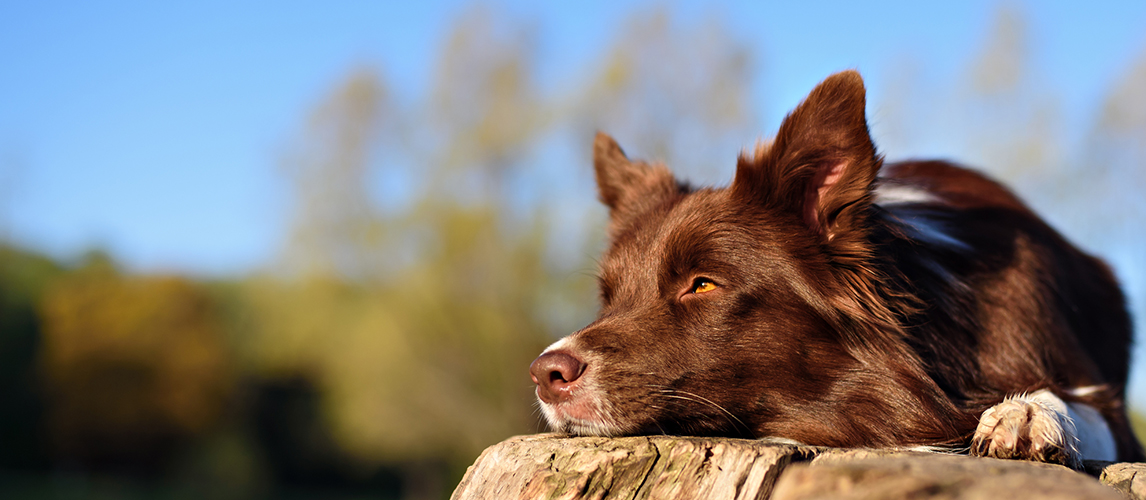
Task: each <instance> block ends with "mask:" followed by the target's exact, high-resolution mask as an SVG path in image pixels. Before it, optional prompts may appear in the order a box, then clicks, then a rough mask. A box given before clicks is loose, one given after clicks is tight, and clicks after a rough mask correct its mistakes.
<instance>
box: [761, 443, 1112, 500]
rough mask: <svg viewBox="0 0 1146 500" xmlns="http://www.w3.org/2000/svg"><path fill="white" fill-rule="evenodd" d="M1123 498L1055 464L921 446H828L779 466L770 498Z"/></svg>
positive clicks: (1088, 477)
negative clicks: (811, 456)
mask: <svg viewBox="0 0 1146 500" xmlns="http://www.w3.org/2000/svg"><path fill="white" fill-rule="evenodd" d="M813 498H816V499H822V498H832V499H840V500H843V499H854V500H860V499H877V498H935V499H940V498H941V499H978V498H981V499H994V498H1039V499H1048V500H1051V499H1063V500H1067V499H1081V498H1085V499H1094V500H1103V499H1109V500H1125V499H1124V498H1123V496H1122V495H1120V494H1119V493H1118V491H1116V490H1114V489H1112V488H1110V487H1107V486H1103V485H1102V484H1101V483H1099V482H1098V481H1096V480H1095V479H1094V478H1093V477H1090V476H1088V475H1085V474H1082V473H1079V472H1075V471H1073V470H1070V469H1067V468H1066V467H1062V466H1059V465H1050V464H1041V463H1033V462H1021V461H1015V460H998V459H993V458H974V457H968V456H961V455H940V454H930V453H920V452H885V451H869V450H849V451H845V450H827V451H824V452H821V454H819V455H817V456H816V457H815V459H813V460H812V461H811V462H807V463H802V464H796V465H793V466H792V467H789V468H788V469H787V470H786V471H784V473H783V475H782V476H781V477H780V480H779V481H778V482H777V484H776V488H775V491H774V492H773V495H772V500H801V499H813Z"/></svg>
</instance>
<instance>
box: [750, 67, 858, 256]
mask: <svg viewBox="0 0 1146 500" xmlns="http://www.w3.org/2000/svg"><path fill="white" fill-rule="evenodd" d="M864 106H865V98H864V86H863V78H861V77H860V75H859V73H857V72H855V71H844V72H842V73H836V74H834V75H832V76H830V77H828V78H827V79H826V80H824V81H823V82H822V83H820V84H819V85H817V86H816V88H815V89H813V90H812V92H811V93H810V94H808V97H807V98H806V99H804V102H803V103H801V104H800V105H799V106H798V107H796V109H795V110H794V111H792V113H791V114H789V115H788V117H787V118H785V119H784V122H783V123H782V124H781V125H780V130H779V132H778V133H777V134H776V139H775V140H774V141H773V143H772V145H771V147H769V148H767V149H761V150H758V152H757V154H756V156H755V157H754V158H748V157H745V156H741V158H740V162H739V164H738V166H737V169H736V177H735V179H734V180H733V183H732V189H733V192H734V193H736V194H738V195H740V196H747V197H750V198H752V199H754V200H757V202H761V203H765V204H767V205H769V206H774V207H777V208H786V209H791V210H793V211H795V212H796V213H798V214H799V215H800V216H801V217H802V218H803V220H804V222H805V223H806V224H807V225H808V227H810V228H811V229H812V230H813V231H815V232H817V233H819V234H821V235H823V236H824V238H826V240H827V241H828V242H831V241H833V240H835V239H836V238H838V237H840V236H841V235H843V234H845V233H847V232H849V231H853V230H862V225H863V222H864V221H863V218H864V216H865V214H866V212H867V208H868V207H869V206H870V205H871V200H872V194H871V190H872V183H873V182H874V181H875V177H876V173H877V172H878V171H879V167H880V164H881V160H880V158H878V157H877V156H876V152H875V146H874V145H873V144H872V141H871V136H870V135H869V134H868V129H867V120H866V119H865V118H864Z"/></svg>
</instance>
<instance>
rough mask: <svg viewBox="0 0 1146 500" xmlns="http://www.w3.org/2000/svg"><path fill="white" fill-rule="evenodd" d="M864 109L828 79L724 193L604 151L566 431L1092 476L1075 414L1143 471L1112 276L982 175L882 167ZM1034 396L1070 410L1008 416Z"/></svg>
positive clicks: (555, 409) (934, 166) (537, 367)
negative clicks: (1023, 461)
mask: <svg viewBox="0 0 1146 500" xmlns="http://www.w3.org/2000/svg"><path fill="white" fill-rule="evenodd" d="M864 101H865V97H864V87H863V81H862V79H861V78H860V76H859V74H858V73H856V72H851V71H849V72H844V73H839V74H836V75H833V76H831V77H829V78H828V79H827V80H825V81H824V82H823V83H821V84H820V85H819V86H817V87H816V88H815V89H814V90H813V91H812V92H811V94H810V95H809V96H808V97H807V98H806V99H805V101H804V102H803V103H802V104H801V105H800V106H799V107H797V108H796V109H795V110H794V111H793V112H792V113H791V114H789V115H788V117H787V118H786V119H785V120H784V122H783V124H782V125H781V126H780V130H779V132H778V133H777V135H776V137H775V139H774V141H772V142H771V144H769V145H764V146H760V147H758V148H757V149H756V151H755V152H753V153H750V154H749V153H746V154H744V155H742V156H741V158H740V160H739V163H738V165H737V168H736V173H735V177H734V179H733V181H732V184H731V186H729V187H727V188H722V189H711V188H694V187H691V186H689V185H688V184H685V183H683V182H681V181H678V180H676V179H675V178H674V177H673V176H672V174H671V173H670V172H669V171H668V170H667V169H666V168H664V167H663V166H660V165H651V164H646V163H644V162H640V161H632V160H629V159H628V158H626V157H625V155H624V153H623V152H622V151H621V149H620V147H618V146H617V144H616V143H615V142H614V141H613V140H612V139H611V138H610V137H608V136H606V135H604V134H598V136H597V139H596V143H595V145H594V156H595V160H594V161H595V168H596V174H597V182H598V186H599V190H600V198H601V201H602V202H604V204H605V205H606V206H608V208H609V209H610V223H609V236H610V239H611V245H610V247H609V249H608V250H607V252H606V253H605V256H604V259H603V260H602V262H601V269H600V300H601V309H600V313H599V316H598V318H597V320H596V321H594V322H593V323H592V324H590V325H588V326H587V327H585V328H584V329H582V330H580V331H578V332H576V333H574V334H572V335H570V336H569V337H567V338H565V339H563V340H561V341H559V342H558V343H556V344H554V345H553V346H552V347H550V348H549V349H547V350H546V352H545V353H544V354H543V355H542V356H541V357H539V358H538V359H537V360H536V361H535V362H534V363H533V365H532V366H531V373H532V375H533V378H534V381H535V382H536V383H537V384H538V389H537V392H538V396H539V398H540V399H541V406H542V410H543V411H544V413H545V415H546V417H547V418H548V420H549V422H550V423H551V425H552V426H553V427H554V428H555V429H557V430H560V431H566V432H570V433H574V434H599V435H620V434H638V433H670V434H689V435H727V436H743V437H764V436H772V437H780V438H786V439H790V440H795V441H799V442H802V443H807V444H813V445H826V446H843V447H860V446H864V447H907V446H938V447H946V448H950V449H964V450H969V451H970V452H971V453H974V454H979V455H991V456H999V457H1018V458H1029V459H1035V460H1043V461H1051V462H1060V463H1067V464H1069V465H1073V466H1076V467H1077V466H1078V463H1079V462H1078V459H1079V455H1078V453H1077V452H1076V451H1074V450H1075V448H1074V447H1075V442H1076V441H1075V438H1074V437H1073V434H1074V432H1075V431H1074V428H1073V426H1071V427H1070V428H1067V427H1068V426H1067V425H1066V423H1068V422H1071V421H1072V420H1071V419H1070V418H1069V415H1068V413H1067V411H1066V409H1065V405H1063V404H1061V403H1064V402H1065V403H1068V404H1070V405H1071V408H1084V409H1085V410H1089V411H1090V412H1091V413H1090V414H1091V415H1095V414H1100V415H1101V417H1102V418H1097V417H1096V418H1097V420H1098V423H1099V424H1102V423H1105V424H1106V425H1107V426H1108V428H1109V431H1108V433H1107V434H1106V436H1107V437H1106V439H1107V441H1109V440H1110V438H1111V437H1112V438H1113V442H1114V446H1116V448H1117V458H1118V459H1119V460H1138V459H1141V458H1142V456H1143V455H1142V449H1141V448H1140V446H1139V444H1138V442H1137V440H1136V439H1135V438H1134V435H1133V434H1132V432H1131V430H1130V427H1129V422H1128V418H1127V415H1126V412H1125V408H1124V406H1123V395H1124V387H1125V383H1126V378H1127V371H1128V365H1129V345H1130V341H1131V327H1130V319H1129V316H1128V314H1127V312H1126V309H1125V305H1124V298H1123V296H1122V293H1121V291H1120V290H1119V288H1118V285H1117V284H1116V282H1115V279H1114V277H1113V275H1112V273H1111V271H1110V270H1109V269H1108V268H1107V267H1106V266H1105V265H1104V264H1103V263H1102V262H1101V261H1099V260H1097V259H1095V258H1093V257H1090V256H1088V255H1086V254H1084V253H1082V252H1081V251H1079V250H1078V249H1076V248H1075V247H1073V246H1071V244H1070V243H1068V242H1067V241H1066V240H1065V239H1063V237H1062V236H1060V235H1059V234H1058V233H1057V232H1055V231H1054V230H1053V229H1052V228H1050V227H1049V226H1048V225H1047V224H1046V223H1044V222H1043V221H1042V220H1040V219H1039V218H1038V217H1037V216H1036V215H1035V214H1034V213H1032V212H1031V210H1030V209H1029V208H1027V206H1025V205H1024V204H1023V203H1022V202H1021V201H1020V200H1019V199H1018V198H1016V197H1015V196H1014V195H1013V194H1012V193H1011V192H1010V191H1008V190H1007V189H1006V188H1004V187H1002V186H1001V185H999V184H997V183H995V182H993V181H991V180H989V179H987V178H986V177H984V176H982V175H980V174H978V173H975V172H972V171H970V170H966V169H963V168H960V167H958V166H955V165H952V164H950V163H946V162H940V161H913V162H906V163H896V164H888V165H883V161H882V158H881V156H879V155H878V154H877V153H876V150H875V147H874V145H873V144H872V141H871V138H870V136H869V133H868V128H867V123H866V120H865V118H864V106H865V102H864ZM881 166H882V170H881ZM877 173H878V174H879V176H878V177H877ZM1036 391H1037V392H1036ZM1020 393H1024V394H1026V393H1036V394H1041V395H1043V396H1046V397H1049V398H1050V400H1053V401H1058V403H1053V402H1051V403H1046V399H1045V398H1044V399H1039V398H1038V397H1036V398H1025V399H1024V397H1021V396H1020V397H1012V398H1011V399H1010V400H1008V401H1007V403H1008V404H1009V405H1011V406H1004V405H1001V404H1000V403H1003V402H1004V399H1005V398H1007V397H1008V396H1015V395H1016V394H1020ZM1040 397H1041V396H1040ZM1044 403H1045V404H1044ZM996 405H999V408H998V409H997V411H996V408H992V407H994V406H996ZM1014 405H1019V406H1014ZM1016 408H1017V409H1016ZM989 409H990V410H991V411H989V412H988V410H989ZM1095 410H1097V413H1095ZM984 412H987V414H985V413H984ZM1008 415H1009V416H1008ZM980 417H982V419H981V418H980ZM1058 417H1061V419H1057V418H1058ZM1007 419H1010V420H1009V422H1010V423H1009V424H1007V425H1001V424H998V423H997V422H1003V421H1008V420H1007ZM1016 419H1017V420H1016ZM1056 419H1057V420H1056ZM981 420H982V421H981ZM1072 425H1073V424H1072ZM984 426H986V428H985V429H984ZM1040 426H1042V427H1040ZM1056 426H1057V427H1056ZM977 427H979V428H980V430H979V432H978V433H976V428H977ZM1040 428H1049V429H1050V430H1056V429H1057V430H1058V431H1060V433H1063V434H1064V435H1065V437H1062V436H1060V437H1059V439H1058V440H1057V441H1056V440H1055V438H1054V437H1049V438H1045V439H1043V438H1041V437H1040V434H1039V433H1040V431H1039V429H1040ZM1086 458H1102V457H1086ZM1105 458H1108V459H1112V458H1115V457H1105Z"/></svg>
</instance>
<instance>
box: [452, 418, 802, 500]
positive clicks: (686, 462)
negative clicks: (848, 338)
mask: <svg viewBox="0 0 1146 500" xmlns="http://www.w3.org/2000/svg"><path fill="white" fill-rule="evenodd" d="M809 453H810V448H804V447H797V446H791V445H768V444H763V443H761V442H760V441H751V440H745V439H705V438H690V437H665V436H636V437H625V438H595V437H579V438H567V437H559V436H555V435H552V434H542V435H537V436H519V437H515V438H510V439H509V440H506V441H504V442H502V443H499V444H496V445H494V446H491V447H489V448H487V449H486V450H485V451H484V452H483V453H482V454H481V456H480V457H478V459H477V462H475V463H474V465H473V466H471V467H470V468H469V470H468V471H466V475H465V477H464V478H463V479H462V482H461V483H460V484H459V485H458V487H457V489H456V490H455V491H454V495H453V497H452V498H453V499H454V500H479V499H481V500H485V499H567V500H573V499H582V498H584V499H609V500H613V499H626V500H628V499H633V500H636V499H646V498H650V499H651V498H655V499H671V498H682V499H684V498H708V499H714V500H719V499H729V500H755V499H764V498H768V494H769V493H770V492H771V488H772V485H773V484H774V483H775V482H776V478H777V477H778V475H779V473H780V471H781V470H783V469H784V467H785V466H787V464H788V463H789V462H791V461H792V460H793V459H806V458H808V457H810V456H811V455H810V454H809Z"/></svg>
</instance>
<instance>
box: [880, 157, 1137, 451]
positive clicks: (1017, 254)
mask: <svg viewBox="0 0 1146 500" xmlns="http://www.w3.org/2000/svg"><path fill="white" fill-rule="evenodd" d="M882 177H883V179H882V181H881V185H880V186H879V187H877V188H876V196H877V197H876V203H877V204H878V206H879V207H880V208H881V209H882V210H881V212H882V213H881V217H880V219H882V221H883V224H885V225H886V227H887V228H888V231H887V233H886V235H885V239H884V242H883V244H884V245H886V246H885V248H886V250H885V251H882V252H879V255H881V256H884V257H885V260H884V262H885V265H886V266H887V269H888V272H889V273H900V274H902V275H903V276H904V279H905V280H906V281H907V283H906V287H907V288H908V289H910V290H911V291H912V292H913V295H914V296H915V297H916V298H918V299H919V300H920V302H921V303H922V304H926V306H924V307H920V308H919V309H918V310H917V311H915V312H914V313H912V314H906V315H905V317H906V318H908V319H907V320H906V321H905V325H906V326H907V327H908V331H909V332H910V333H911V336H910V338H911V339H912V346H913V348H914V350H915V351H916V352H917V353H919V355H920V358H921V359H922V360H923V361H924V362H925V364H926V365H927V366H929V367H930V368H929V370H928V372H929V374H930V375H931V377H932V378H933V379H934V380H935V381H936V382H937V383H938V384H939V385H940V387H942V388H943V390H944V392H945V393H946V394H948V395H949V396H950V397H951V398H952V399H953V400H954V401H956V403H957V404H959V406H961V407H962V408H964V409H966V411H968V412H970V413H973V414H976V415H977V414H979V413H981V412H982V411H984V410H986V409H987V408H988V407H990V406H992V405H994V404H997V403H998V402H999V395H1000V394H1013V393H1018V392H1024V391H1028V392H1029V391H1034V390H1038V389H1047V388H1049V389H1052V390H1053V391H1054V392H1055V393H1056V394H1058V395H1059V396H1060V397H1062V398H1063V399H1064V400H1067V401H1074V402H1080V403H1084V404H1087V405H1089V406H1092V407H1094V408H1096V409H1098V410H1099V411H1100V412H1101V413H1102V414H1103V415H1104V417H1106V419H1107V420H1108V421H1109V422H1110V423H1111V424H1112V426H1114V427H1118V428H1119V430H1118V431H1117V432H1115V435H1116V438H1118V441H1119V443H1118V444H1119V449H1120V450H1122V453H1120V455H1121V456H1123V457H1125V458H1126V459H1138V458H1140V457H1141V449H1140V447H1139V445H1138V442H1137V440H1136V439H1134V437H1133V434H1132V433H1131V432H1130V430H1129V422H1128V420H1127V416H1126V412H1125V409H1124V408H1123V398H1124V390H1125V385H1126V379H1127V375H1128V367H1129V363H1130V358H1129V353H1130V343H1131V331H1132V329H1131V325H1130V317H1129V315H1128V314H1127V312H1126V307H1125V299H1124V298H1123V295H1122V292H1121V290H1120V289H1119V287H1118V284H1117V282H1116V280H1115V279H1114V276H1113V274H1112V273H1111V271H1110V270H1109V268H1107V266H1106V265H1105V264H1103V263H1102V262H1101V261H1099V260H1098V259H1095V258H1093V257H1091V256H1089V255H1086V254H1085V253H1083V252H1081V251H1079V250H1078V249H1077V248H1075V247H1074V246H1072V245H1071V244H1070V243H1069V242H1067V241H1066V240H1065V239H1064V238H1063V237H1062V236H1061V235H1059V234H1058V233H1057V232H1055V231H1054V230H1053V229H1052V228H1051V227H1049V226H1048V225H1047V224H1046V223H1044V222H1043V221H1042V220H1041V219H1039V218H1038V217H1037V216H1036V215H1035V214H1034V213H1033V212H1032V211H1031V210H1030V209H1029V208H1028V207H1026V206H1025V205H1024V204H1023V203H1022V202H1021V201H1020V200H1019V199H1018V198H1017V197H1016V196H1014V195H1013V194H1012V193H1011V192H1010V191H1008V190H1007V189H1006V188H1004V187H1003V186H1001V185H999V184H997V183H995V182H994V181H991V180H989V179H987V178H985V177H983V176H982V175H980V174H978V173H976V172H973V171H970V170H966V169H963V168H959V167H956V166H954V165H951V164H949V163H945V162H936V161H928V162H908V163H900V164H892V165H887V166H885V167H884V169H883V172H882Z"/></svg>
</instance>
